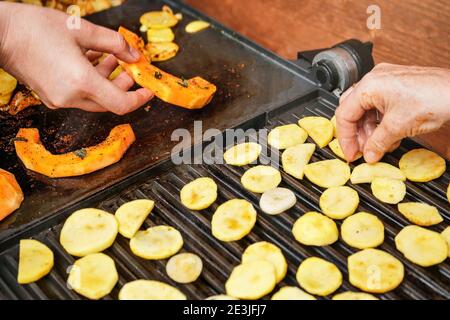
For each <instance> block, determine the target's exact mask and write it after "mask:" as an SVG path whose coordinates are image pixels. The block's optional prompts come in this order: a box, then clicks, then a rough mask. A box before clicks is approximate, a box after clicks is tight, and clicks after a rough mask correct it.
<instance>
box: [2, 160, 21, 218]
mask: <svg viewBox="0 0 450 320" xmlns="http://www.w3.org/2000/svg"><path fill="white" fill-rule="evenodd" d="M22 201H23V193H22V189H20V186H19V184H18V183H17V181H16V178H15V177H14V175H13V174H12V173H10V172H8V171H6V170H2V169H0V221H2V220H3V219H4V218H6V217H7V216H8V215H10V214H11V213H12V212H13V211H15V210H16V209H18V208H19V207H20V204H21V203H22Z"/></svg>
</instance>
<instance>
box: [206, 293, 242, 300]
mask: <svg viewBox="0 0 450 320" xmlns="http://www.w3.org/2000/svg"><path fill="white" fill-rule="evenodd" d="M205 300H238V299H236V298H233V297H230V296H227V295H226V294H218V295H215V296H211V297H208V298H206V299H205Z"/></svg>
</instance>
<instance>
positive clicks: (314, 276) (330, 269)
mask: <svg viewBox="0 0 450 320" xmlns="http://www.w3.org/2000/svg"><path fill="white" fill-rule="evenodd" d="M297 281H298V283H299V284H300V286H301V287H302V288H303V289H305V290H306V291H308V292H309V293H311V294H316V295H318V296H326V295H329V294H330V293H333V292H335V291H336V290H337V289H338V288H339V287H340V286H341V284H342V273H341V271H339V269H338V268H337V267H336V266H335V265H334V264H332V263H331V262H328V261H326V260H323V259H321V258H317V257H310V258H307V259H305V260H303V262H302V263H301V264H300V266H299V267H298V270H297Z"/></svg>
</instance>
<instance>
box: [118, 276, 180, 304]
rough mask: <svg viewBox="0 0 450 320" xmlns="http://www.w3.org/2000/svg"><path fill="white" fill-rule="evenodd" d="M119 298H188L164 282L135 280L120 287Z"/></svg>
mask: <svg viewBox="0 0 450 320" xmlns="http://www.w3.org/2000/svg"><path fill="white" fill-rule="evenodd" d="M119 300H186V296H185V295H184V294H183V293H182V292H181V291H180V290H178V289H177V288H175V287H172V286H171V285H168V284H166V283H164V282H160V281H154V280H135V281H131V282H128V283H127V284H125V285H124V286H123V287H122V289H120V292H119Z"/></svg>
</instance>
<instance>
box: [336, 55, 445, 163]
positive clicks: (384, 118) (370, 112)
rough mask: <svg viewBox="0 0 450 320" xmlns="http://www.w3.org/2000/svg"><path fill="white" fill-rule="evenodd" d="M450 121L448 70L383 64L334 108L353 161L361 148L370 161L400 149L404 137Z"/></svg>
mask: <svg viewBox="0 0 450 320" xmlns="http://www.w3.org/2000/svg"><path fill="white" fill-rule="evenodd" d="M449 120H450V71H449V70H446V69H441V68H425V67H408V66H400V65H392V64H385V63H383V64H379V65H377V66H376V67H375V68H374V69H373V70H372V71H371V72H370V73H368V74H367V75H366V76H364V78H363V79H362V80H361V81H360V82H359V83H358V84H356V85H355V86H354V87H352V88H350V89H348V90H347V91H346V92H345V93H344V94H343V95H342V97H341V99H340V105H339V108H338V109H337V110H336V122H337V132H338V138H339V143H340V145H341V147H342V149H343V152H344V154H345V156H346V157H347V159H349V160H354V159H355V157H356V155H357V154H358V152H363V154H364V159H365V160H366V162H369V163H373V162H377V161H379V160H380V159H381V158H382V157H383V155H384V154H385V153H386V152H390V151H392V150H393V149H395V148H397V147H398V145H399V143H400V141H401V140H402V139H403V138H405V137H414V136H418V135H422V134H425V133H430V132H435V131H437V130H439V129H440V128H441V127H443V125H444V124H445V123H446V122H447V121H449ZM444 143H447V144H449V142H448V141H446V140H445V141H444Z"/></svg>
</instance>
